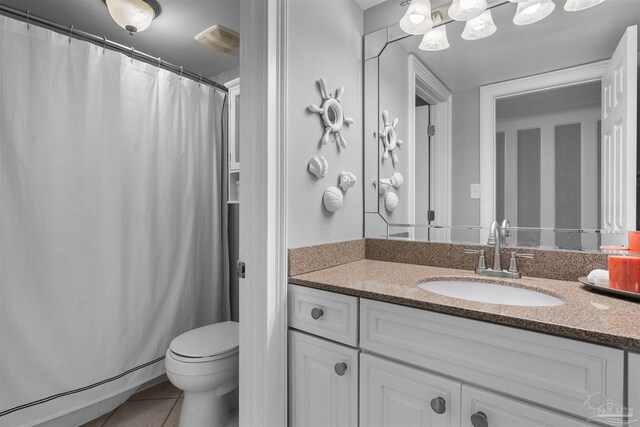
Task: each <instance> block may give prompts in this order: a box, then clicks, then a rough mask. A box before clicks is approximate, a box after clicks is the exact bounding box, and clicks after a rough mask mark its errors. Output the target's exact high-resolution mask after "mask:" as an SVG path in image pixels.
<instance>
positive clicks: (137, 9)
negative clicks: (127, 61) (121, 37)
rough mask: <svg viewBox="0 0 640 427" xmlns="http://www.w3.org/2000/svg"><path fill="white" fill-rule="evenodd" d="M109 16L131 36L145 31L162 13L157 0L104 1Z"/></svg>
mask: <svg viewBox="0 0 640 427" xmlns="http://www.w3.org/2000/svg"><path fill="white" fill-rule="evenodd" d="M103 1H104V3H105V4H106V5H107V9H109V14H110V15H111V17H112V18H113V20H114V21H116V23H117V24H118V25H120V26H121V27H122V28H124V29H125V30H127V31H129V34H131V35H133V34H134V33H137V32H140V31H144V30H146V29H147V28H149V25H151V21H153V20H154V19H155V18H157V17H158V16H159V15H160V13H161V12H162V8H161V7H160V4H159V3H158V2H157V1H156V0H103Z"/></svg>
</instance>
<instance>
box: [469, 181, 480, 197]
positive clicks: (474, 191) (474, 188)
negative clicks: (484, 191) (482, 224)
mask: <svg viewBox="0 0 640 427" xmlns="http://www.w3.org/2000/svg"><path fill="white" fill-rule="evenodd" d="M471 198H472V199H479V198H480V184H471Z"/></svg>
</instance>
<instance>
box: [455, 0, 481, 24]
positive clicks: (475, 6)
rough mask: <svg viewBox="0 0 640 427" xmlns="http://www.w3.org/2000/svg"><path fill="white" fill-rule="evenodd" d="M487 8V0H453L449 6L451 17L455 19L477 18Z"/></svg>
mask: <svg viewBox="0 0 640 427" xmlns="http://www.w3.org/2000/svg"><path fill="white" fill-rule="evenodd" d="M485 10H487V0H453V2H452V3H451V6H449V10H448V13H449V17H450V18H451V19H453V20H455V21H468V20H470V19H473V18H477V17H478V16H480V15H482V13H483V12H484V11H485Z"/></svg>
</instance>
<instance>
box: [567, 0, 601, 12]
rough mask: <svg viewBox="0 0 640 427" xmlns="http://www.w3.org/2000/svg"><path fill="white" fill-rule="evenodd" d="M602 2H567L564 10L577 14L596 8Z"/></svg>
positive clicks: (578, 0)
mask: <svg viewBox="0 0 640 427" xmlns="http://www.w3.org/2000/svg"><path fill="white" fill-rule="evenodd" d="M603 1H604V0H567V2H566V3H565V4H564V10H566V11H568V12H577V11H579V10H585V9H589V8H590V7H593V6H597V5H599V4H600V3H602V2H603Z"/></svg>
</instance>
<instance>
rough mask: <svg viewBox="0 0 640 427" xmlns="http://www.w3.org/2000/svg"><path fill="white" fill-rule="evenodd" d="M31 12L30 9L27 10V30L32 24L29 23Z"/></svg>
mask: <svg viewBox="0 0 640 427" xmlns="http://www.w3.org/2000/svg"><path fill="white" fill-rule="evenodd" d="M30 13H31V11H30V10H27V30H28V29H30V28H31V26H30V25H29V14H30Z"/></svg>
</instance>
